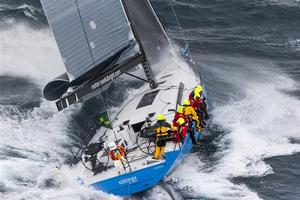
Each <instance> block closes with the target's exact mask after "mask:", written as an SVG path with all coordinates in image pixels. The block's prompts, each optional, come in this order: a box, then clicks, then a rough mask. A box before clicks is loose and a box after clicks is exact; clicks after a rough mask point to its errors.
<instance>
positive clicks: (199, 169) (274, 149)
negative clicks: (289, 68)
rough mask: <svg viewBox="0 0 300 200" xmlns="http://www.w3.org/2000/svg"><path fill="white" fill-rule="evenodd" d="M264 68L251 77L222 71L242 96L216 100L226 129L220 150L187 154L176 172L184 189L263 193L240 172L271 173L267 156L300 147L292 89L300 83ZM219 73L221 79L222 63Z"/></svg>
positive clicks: (245, 195) (218, 121)
mask: <svg viewBox="0 0 300 200" xmlns="http://www.w3.org/2000/svg"><path fill="white" fill-rule="evenodd" d="M245 60H247V59H246V58H245ZM245 60H244V61H242V62H244V64H245ZM266 63H268V62H266ZM266 63H265V64H266ZM260 64H262V63H260ZM222 68H226V66H222ZM262 68H263V67H261V70H260V71H259V72H255V73H257V74H256V75H255V76H252V75H251V76H249V74H250V73H253V72H250V70H249V72H248V73H247V74H246V75H245V76H248V78H247V77H242V76H243V74H240V75H239V76H234V74H233V73H238V72H232V71H230V70H226V71H227V72H226V71H223V70H222V73H220V76H222V77H223V79H225V80H227V83H234V85H237V88H236V89H235V91H236V92H235V95H236V96H238V97H240V98H236V97H234V96H233V97H229V98H228V99H229V100H226V101H227V102H226V103H224V102H222V103H220V102H218V103H216V105H215V106H214V109H213V124H215V125H216V126H217V127H219V128H220V127H221V130H222V132H223V134H220V135H219V136H218V137H217V139H216V141H215V142H214V145H215V146H216V148H217V149H218V150H217V151H216V152H215V153H213V156H212V157H211V158H209V160H210V161H207V159H206V158H205V157H204V155H201V153H200V154H199V153H198V154H197V153H196V154H194V155H191V156H190V157H189V158H188V159H186V160H185V163H184V164H183V165H181V166H180V168H178V170H176V172H175V173H174V174H173V175H174V176H175V177H177V179H178V182H177V183H178V187H179V188H180V189H181V190H187V191H192V193H193V194H194V195H195V196H201V197H206V198H208V199H211V198H212V199H251V200H252V199H260V197H259V196H258V195H257V194H256V193H255V192H253V191H252V190H251V189H250V188H248V187H247V186H246V185H245V184H243V183H242V182H239V181H238V179H237V178H238V177H250V176H251V177H261V176H266V175H268V174H271V173H273V170H272V167H271V166H270V165H269V164H267V163H266V162H265V161H264V159H265V158H269V157H273V156H281V155H290V154H293V153H296V152H300V144H299V142H297V141H299V133H300V124H299V121H300V109H299V108H300V100H299V99H298V98H297V97H296V96H293V95H291V94H292V93H293V92H296V91H297V88H299V84H298V83H297V82H295V81H294V80H292V79H291V78H289V77H287V76H285V75H282V74H279V73H277V72H270V71H268V70H266V69H264V70H262ZM244 70H245V69H244ZM251 71H252V70H251ZM214 74H215V79H216V80H218V77H217V76H218V73H217V71H216V69H214ZM221 74H222V75H221ZM227 77H228V78H230V79H228V78H227ZM212 129H213V128H212ZM212 131H215V132H216V131H220V130H209V132H212ZM198 155H199V156H198ZM199 157H200V160H201V161H199ZM186 172H188V173H186Z"/></svg>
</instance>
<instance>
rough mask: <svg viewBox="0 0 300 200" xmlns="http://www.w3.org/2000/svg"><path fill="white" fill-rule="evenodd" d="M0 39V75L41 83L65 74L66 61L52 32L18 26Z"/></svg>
mask: <svg viewBox="0 0 300 200" xmlns="http://www.w3.org/2000/svg"><path fill="white" fill-rule="evenodd" d="M0 37H1V38H2V39H1V44H0V47H1V49H2V50H1V57H0V63H1V65H0V75H14V76H22V77H28V78H30V79H33V80H38V83H41V81H42V80H49V79H51V78H54V77H56V76H58V75H59V74H61V73H63V71H64V67H63V62H62V61H61V57H60V55H59V51H58V48H57V46H56V43H55V41H54V38H53V36H52V35H51V33H50V31H49V30H45V29H42V30H34V29H31V28H30V27H29V26H26V25H24V24H15V25H14V26H13V27H10V28H8V29H3V30H1V31H0ZM42 83H43V82H42Z"/></svg>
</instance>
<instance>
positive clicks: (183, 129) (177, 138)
mask: <svg viewBox="0 0 300 200" xmlns="http://www.w3.org/2000/svg"><path fill="white" fill-rule="evenodd" d="M188 129H189V128H188V126H186V125H183V126H180V127H179V129H178V131H174V132H173V138H174V142H180V139H181V138H183V139H184V138H185V137H186V134H187V133H188ZM180 136H181V137H180Z"/></svg>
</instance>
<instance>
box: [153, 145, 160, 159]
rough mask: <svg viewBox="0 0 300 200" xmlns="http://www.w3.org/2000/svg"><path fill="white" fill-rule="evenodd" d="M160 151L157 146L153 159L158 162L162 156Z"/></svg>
mask: <svg viewBox="0 0 300 200" xmlns="http://www.w3.org/2000/svg"><path fill="white" fill-rule="evenodd" d="M160 151H161V148H160V147H159V146H157V145H156V146H155V152H154V156H153V157H152V158H153V159H156V160H158V158H159V155H160Z"/></svg>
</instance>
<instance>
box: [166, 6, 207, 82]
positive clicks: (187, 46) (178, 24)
mask: <svg viewBox="0 0 300 200" xmlns="http://www.w3.org/2000/svg"><path fill="white" fill-rule="evenodd" d="M172 1H173V0H169V3H170V6H171V9H172V12H173V14H174V17H175V20H176V23H177V26H178V28H179V31H180V34H181V37H182V39H183V41H184V43H185V45H186V47H185V48H186V49H187V52H188V55H189V56H190V58H191V61H190V62H191V63H192V64H193V65H195V61H194V59H193V55H192V52H191V50H190V48H189V43H188V42H187V39H186V37H185V35H184V32H183V30H182V27H181V25H180V22H179V19H178V16H177V14H176V11H175V8H174V4H173V3H172ZM199 76H200V84H201V85H203V84H202V77H201V73H200V72H199Z"/></svg>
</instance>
